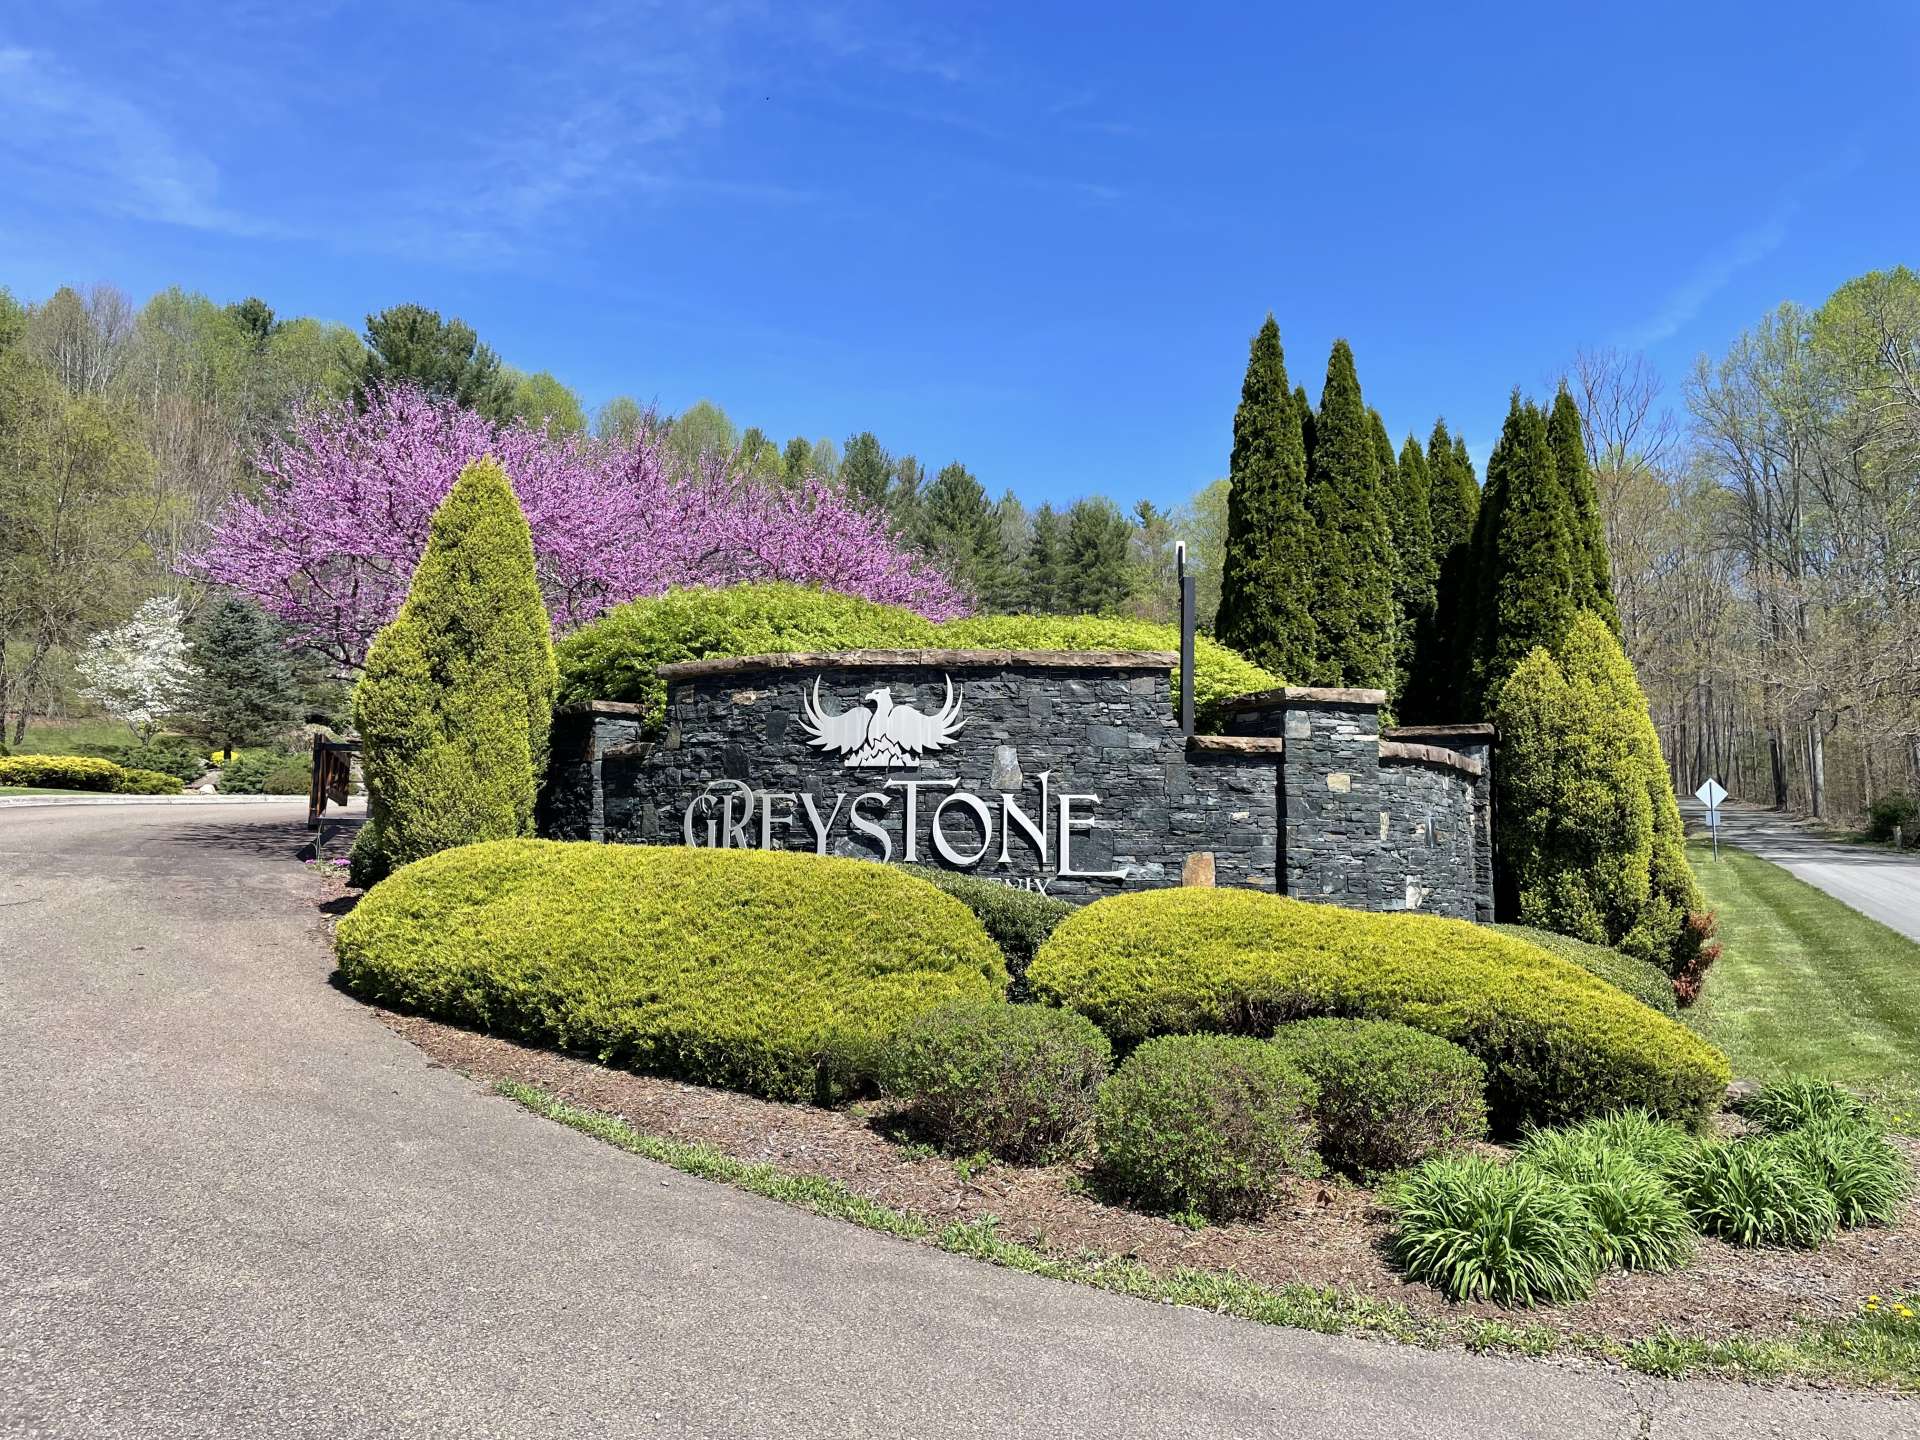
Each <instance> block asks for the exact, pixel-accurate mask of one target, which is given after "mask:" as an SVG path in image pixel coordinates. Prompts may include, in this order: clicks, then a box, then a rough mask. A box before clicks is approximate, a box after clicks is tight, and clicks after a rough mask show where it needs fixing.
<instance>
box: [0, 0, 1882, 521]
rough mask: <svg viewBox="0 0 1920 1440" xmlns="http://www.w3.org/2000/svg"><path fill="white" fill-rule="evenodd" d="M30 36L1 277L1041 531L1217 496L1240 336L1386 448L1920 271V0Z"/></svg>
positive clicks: (607, 16)
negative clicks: (1200, 493) (1637, 351)
mask: <svg viewBox="0 0 1920 1440" xmlns="http://www.w3.org/2000/svg"><path fill="white" fill-rule="evenodd" d="M1295 10H1296V7H1283V6H1255V5H1247V4H1232V5H1208V4H1185V5H1180V6H1166V5H1128V4H1117V3H1114V4H1101V5H1097V6H1096V5H1085V6H1081V5H1066V4H1030V5H994V6H987V5H972V4H965V3H959V0H954V3H947V4H941V5H915V4H901V3H895V4H880V3H876V4H871V5H867V4H860V3H846V4H823V5H813V4H809V3H805V0H793V3H785V0H781V3H766V4H747V3H709V4H694V5H686V6H680V5H671V4H662V5H653V6H645V5H638V4H606V5H573V4H568V3H565V0H554V3H549V4H545V5H540V6H530V5H520V4H503V5H497V6H480V5H424V4H405V3H391V4H352V3H314V4H299V3H294V0H285V3H273V0H247V3H241V4H229V5H214V4H189V5H171V4H165V3H140V4H105V3H101V4H59V3H54V4H28V3H24V0H0V284H6V285H9V286H10V287H11V288H12V289H13V290H14V291H15V292H16V293H17V294H20V295H22V296H25V297H29V298H33V297H39V296H43V295H45V294H46V293H47V292H48V291H50V290H51V289H52V288H53V287H55V286H56V285H58V284H61V283H65V282H78V283H86V282H91V281H95V280H110V281H113V282H115V283H117V284H119V285H121V286H123V287H125V288H126V289H128V290H130V291H132V292H134V293H135V294H136V295H137V296H142V297H144V296H145V295H146V294H147V293H149V292H151V291H152V290H155V289H157V288H160V287H162V286H165V285H168V284H175V283H177V284H181V285H184V286H186V287H188V288H191V289H198V290H202V291H205V292H206V293H208V294H210V295H212V296H214V297H215V298H216V299H221V300H227V299H237V298H240V297H241V296H243V295H246V294H249V293H253V294H258V295H260V296H262V297H264V298H265V299H267V300H268V301H269V302H270V303H271V304H272V305H274V306H275V307H276V309H278V310H280V311H281V312H282V313H283V314H302V313H304V314H316V315H320V316H323V317H325V318H328V319H333V320H339V321H343V322H347V323H350V324H354V325H356V326H357V325H358V324H359V323H360V322H361V320H362V318H363V317H364V315H365V314H366V312H367V311H369V310H372V309H378V308H381V307H384V306H386V305H389V304H393V303H397V302H401V301H419V302H422V303H425V304H428V305H432V306H434V307H436V308H438V309H440V310H442V311H443V312H448V313H456V314H459V315H460V316H462V317H463V318H465V319H466V320H467V321H468V322H469V323H471V324H472V325H473V326H474V327H475V328H476V329H477V330H478V331H479V332H480V333H481V335H482V337H483V338H484V339H486V340H488V341H489V342H490V343H492V344H493V345H494V346H495V348H497V349H498V350H499V351H500V352H501V354H502V355H503V356H504V357H505V358H506V359H507V360H508V361H510V362H511V363H513V364H516V365H519V366H521V367H523V368H526V369H550V370H552V371H554V372H555V373H556V374H558V375H559V376H560V377H561V378H562V379H564V380H566V381H567V382H568V383H570V384H572V385H573V386H575V387H576V388H577V389H578V390H579V391H580V392H581V393H582V395H583V396H584V398H585V399H586V400H587V401H588V402H589V404H595V403H598V402H600V401H602V400H605V399H606V398H608V397H609V396H611V395H614V394H617V393H620V392H623V391H624V392H628V393H631V394H634V395H636V396H638V397H639V398H641V399H642V400H643V401H657V402H658V403H659V405H660V406H661V407H662V408H664V409H667V410H676V409H679V408H681V407H683V406H685V405H687V404H690V403H691V402H693V401H694V400H696V399H699V398H701V397H702V396H709V397H712V398H713V399H715V400H717V401H718V402H719V403H720V404H722V405H724V406H725V407H726V409H727V410H728V412H729V413H730V414H732V415H733V416H734V418H735V419H736V420H737V421H738V422H739V423H741V424H754V423H757V424H759V425H760V426H761V427H762V428H764V429H765V430H767V431H768V432H769V433H771V434H773V435H775V436H776V437H785V436H787V435H790V434H793V433H796V432H804V433H806V434H808V435H810V436H813V435H823V434H824V435H830V436H833V437H834V438H835V439H836V440H838V439H844V437H845V436H846V435H847V434H848V433H849V432H851V431H854V430H858V429H865V428H870V429H872V430H874V431H875V432H876V433H877V434H878V435H879V436H880V438H881V440H882V442H883V443H885V444H886V445H887V446H888V447H889V448H891V449H893V450H896V451H911V452H914V453H916V454H918V455H919V456H920V458H921V460H922V461H923V462H924V463H926V464H928V465H929V466H930V467H937V466H938V465H940V464H942V463H944V462H946V461H947V460H949V459H953V458H960V459H962V460H964V461H966V462H967V463H968V464H969V465H970V466H971V467H972V468H973V470H974V471H975V473H976V474H978V475H979V476H980V478H981V480H982V481H983V483H985V484H986V485H987V487H988V488H989V489H990V490H992V491H995V492H998V491H999V490H1000V489H1002V488H1004V487H1006V486H1008V485H1011V486H1012V487H1014V488H1015V489H1016V490H1017V491H1018V492H1019V493H1020V494H1021V495H1022V496H1023V497H1024V498H1026V499H1028V500H1029V501H1038V500H1042V499H1052V500H1056V501H1058V500H1063V499H1068V498H1071V497H1072V496H1075V495H1077V494H1082V493H1086V492H1090V491H1102V492H1105V493H1108V494H1112V495H1114V496H1115V497H1116V498H1118V499H1120V500H1122V502H1123V503H1130V502H1131V500H1133V499H1134V498H1137V497H1141V496H1146V497H1150V498H1153V499H1155V500H1158V501H1161V502H1170V501H1174V500H1177V499H1179V498H1181V497H1182V496H1184V495H1185V494H1186V493H1188V492H1189V491H1190V490H1192V489H1194V488H1195V487H1197V486H1198V485H1201V484H1204V483H1205V482H1206V481H1207V480H1209V479H1211V478H1212V477H1214V476H1216V475H1219V474H1223V473H1224V472H1225V467H1226V456H1227V451H1228V447H1229V444H1230V437H1231V425H1232V415H1233V406H1234V403H1235V401H1236V399H1237V397H1238V389H1239V382H1240V375H1241V371H1242V369H1243V367H1244V365H1245V361H1246V344H1247V340H1248V338H1249V336H1250V335H1251V333H1252V332H1253V330H1254V329H1255V328H1256V326H1257V325H1258V324H1259V322H1260V320H1261V317H1262V316H1263V315H1264V314H1265V313H1266V312H1267V311H1268V310H1269V309H1271V310H1273V311H1274V313H1275V314H1276V315H1277V316H1278V318H1279V321H1280V326H1281V334H1282V337H1283V340H1284V342H1285V344H1286V347H1287V358H1288V364H1289V368H1290V370H1291V372H1292V374H1293V376H1294V378H1295V380H1296V382H1302V381H1304V383H1306V385H1307V386H1308V389H1309V391H1310V392H1312V393H1313V394H1314V395H1315V396H1316V397H1317V396H1318V393H1319V386H1320V381H1321V378H1322V376H1323V373H1324V367H1325V363H1326V354H1327V349H1328V347H1329V345H1330V344H1331V342H1332V341H1333V339H1334V338H1335V337H1336V336H1340V335H1344V336H1346V337H1347V338H1348V339H1349V340H1350V341H1351V342H1352V343H1353V346H1354V350H1355V353H1356V356H1357V358H1358V363H1359V369H1360V379H1361V384H1362V387H1363V389H1364V390H1365V393H1366V395H1367V398H1368V400H1369V401H1370V402H1372V403H1373V404H1375V405H1377V406H1378V407H1379V408H1380V410H1381V411H1382V413H1383V414H1384V415H1385V416H1386V419H1387V422H1388V425H1389V426H1390V427H1391V428H1392V430H1393V432H1394V434H1395V436H1396V438H1397V437H1398V436H1400V435H1401V434H1404V433H1405V432H1406V431H1407V430H1408V429H1409V428H1412V429H1415V430H1417V431H1418V432H1419V433H1420V434H1422V435H1424V434H1425V433H1426V430H1427V428H1428V427H1429V426H1430V425H1431V423H1432V421H1433V417H1434V416H1435V415H1436V414H1445V415H1446V416H1447V417H1448V418H1449V420H1450V421H1451V422H1452V423H1453V424H1454V425H1455V427H1456V428H1457V429H1461V430H1464V432H1465V434H1466V435H1467V437H1468V440H1469V443H1470V445H1471V447H1472V449H1473V451H1474V453H1475V455H1476V458H1483V457H1484V455H1485V453H1486V450H1487V448H1488V446H1489V443H1490V441H1491V439H1492V437H1493V434H1494V432H1495V431H1496V429H1497V426H1498V422H1499V419H1500V416H1501V415H1502V414H1503V413H1504V411H1505V408H1506V396H1507V393H1508V391H1509V390H1510V389H1511V388H1512V387H1513V386H1514V385H1516V384H1517V385H1521V386H1524V387H1527V388H1530V389H1538V388H1540V387H1542V386H1543V385H1545V384H1546V383H1547V381H1548V379H1549V377H1551V376H1552V375H1554V374H1556V373H1557V372H1558V370H1559V369H1560V368H1561V367H1562V366H1564V365H1565V363H1566V362H1567V360H1568V359H1569V357H1570V356H1571V354H1572V353H1573V351H1574V350H1575V349H1576V348H1577V347H1580V346H1595V345H1607V344H1613V345H1621V346H1626V347H1630V348H1644V349H1645V350H1646V351H1647V352H1648V353H1649V355H1650V356H1651V358H1652V359H1653V360H1654V361H1655V363H1656V364H1657V365H1658V366H1659V368H1660V369H1661V371H1662V372H1663V374H1664V375H1665V376H1666V377H1667V380H1668V383H1669V389H1670V391H1672V392H1673V393H1674V395H1675V398H1677V392H1678V389H1679V384H1680V381H1681V379H1682V378H1683V376H1684V374H1685V372H1686V370H1687V368H1688V366H1689V365H1690V364H1691V362H1692V359H1693V357H1694V356H1695V355H1697V354H1699V353H1701V352H1702V351H1708V352H1717V351H1718V350H1719V349H1720V348H1721V347H1723V346H1724V345H1725V343H1726V341H1727V340H1728V339H1729V338H1730V337H1731V336H1732V335H1734V334H1735V333H1736V332H1737V331H1739V330H1740V329H1741V328H1742V327H1744V326H1746V325H1749V324H1751V323H1752V322H1753V321H1754V320H1755V319H1757V318H1758V317H1759V316H1760V315H1761V314H1762V313H1763V312H1764V311H1766V310H1767V309H1769V308H1771V307H1772V306H1774V305H1776V304H1777V303H1779V302H1780V301H1782V300H1785V299H1794V300H1798V301H1802V302H1808V303H1813V302H1817V301H1819V300H1820V299H1821V298H1822V297H1824V296H1825V295H1826V294H1828V293H1829V292H1830V291H1831V290H1832V289H1833V288H1834V287H1835V286H1837V285H1838V284H1840V283H1841V282H1842V281H1844V280H1846V279H1847V278H1849V277H1850V276H1852V275H1855V274H1858V273H1860V272H1862V271H1864V270H1868V269H1872V268H1877V267H1882V266H1889V265H1893V264H1897V263H1901V262H1907V263H1914V262H1920V254H1916V246H1915V244H1914V241H1915V239H1916V236H1917V235H1920V225H1917V224H1916V221H1920V146H1917V145H1916V143H1915V140H1914V133H1913V117H1912V110H1911V106H1912V101H1913V96H1914V94H1915V90H1916V80H1917V79H1920V8H1916V7H1913V6H1911V5H1907V4H1894V3H1886V4H1866V5H1844V4H1843V5H1830V6H1824V7H1816V6H1811V5H1798V4H1796V5H1779V4H1765V3H1748V4H1742V5H1731V4H1728V5H1720V4H1703V5H1684V6H1673V5H1661V6H1657V7H1656V6H1652V5H1645V6H1642V5H1637V4H1615V5H1611V6H1585V7H1567V6H1545V5H1535V6H1514V7H1508V8H1502V9H1495V8H1493V7H1464V6H1434V5H1418V6H1414V5H1405V6H1398V5H1395V6H1386V5H1368V6H1362V5H1350V6H1315V7H1310V8H1304V9H1298V10H1297V13H1291V14H1290V13H1288V12H1289V11H1295Z"/></svg>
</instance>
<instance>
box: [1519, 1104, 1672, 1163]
mask: <svg viewBox="0 0 1920 1440" xmlns="http://www.w3.org/2000/svg"><path fill="white" fill-rule="evenodd" d="M1562 1145H1571V1146H1576V1147H1578V1148H1580V1149H1583V1150H1592V1149H1599V1150H1611V1151H1614V1152H1615V1153H1616V1154H1619V1155H1624V1156H1625V1157H1626V1158H1627V1159H1629V1160H1632V1161H1634V1162H1635V1163H1637V1164H1639V1165H1643V1166H1645V1167H1646V1168H1647V1169H1649V1170H1651V1171H1653V1172H1654V1173H1655V1174H1659V1175H1671V1174H1673V1173H1674V1172H1675V1171H1677V1170H1678V1169H1680V1167H1681V1166H1683V1165H1685V1164H1686V1163H1687V1162H1688V1161H1689V1160H1691V1159H1692V1158H1693V1152H1694V1151H1695V1150H1697V1149H1698V1148H1699V1146H1700V1142H1699V1141H1698V1140H1697V1139H1695V1138H1694V1137H1693V1136H1692V1135H1690V1134H1688V1133H1687V1132H1686V1131H1685V1130H1682V1129H1681V1128H1680V1127H1679V1126H1678V1125H1673V1124H1669V1123H1668V1122H1667V1121H1665V1120H1661V1119H1659V1118H1658V1117H1657V1116H1655V1115H1653V1114H1651V1113H1650V1112H1648V1111H1646V1110H1637V1109H1636V1110H1616V1111H1614V1112H1613V1113H1611V1114H1608V1115H1602V1116H1600V1117H1599V1118H1598V1119H1593V1120H1582V1121H1581V1122H1580V1123H1579V1124H1577V1125H1568V1126H1564V1127H1562V1128H1560V1129H1557V1130H1536V1131H1534V1132H1533V1133H1532V1134H1531V1135H1529V1136H1528V1137H1527V1142H1526V1144H1525V1145H1523V1146H1522V1147H1521V1150H1520V1153H1521V1155H1522V1156H1523V1157H1524V1158H1526V1159H1529V1160H1532V1161H1534V1162H1535V1163H1536V1164H1539V1165H1541V1167H1542V1168H1543V1169H1549V1170H1551V1169H1553V1168H1555V1167H1554V1166H1553V1165H1551V1164H1548V1163H1547V1162H1546V1161H1545V1160H1544V1159H1542V1148H1543V1147H1545V1148H1552V1147H1557V1146H1562Z"/></svg>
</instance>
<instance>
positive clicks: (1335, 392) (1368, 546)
mask: <svg viewBox="0 0 1920 1440" xmlns="http://www.w3.org/2000/svg"><path fill="white" fill-rule="evenodd" d="M1307 509H1308V513H1309V514H1310V515H1311V516H1312V519H1313V525H1314V538H1315V542H1316V543H1315V545H1314V549H1313V563H1314V592H1313V595H1314V598H1313V614H1314V622H1315V626H1316V628H1317V632H1318V639H1317V642H1316V650H1315V655H1316V660H1315V666H1314V671H1313V681H1314V683H1316V684H1321V685H1358V686H1366V687H1369V688H1372V689H1379V690H1384V689H1388V688H1390V687H1391V685H1392V681H1393V661H1394V655H1395V651H1396V648H1397V640H1396V636H1397V633H1398V631H1397V626H1396V623H1395V616H1394V609H1393V570H1394V559H1393V537H1392V535H1391V533H1390V532H1389V530H1388V527H1387V516H1386V508H1385V504H1384V497H1383V496H1382V495H1381V493H1380V456H1379V453H1378V452H1377V451H1376V450H1375V448H1374V442H1373V431H1372V425H1371V422H1370V421H1369V419H1368V417H1367V407H1366V402H1365V401H1364V400H1362V399H1361V397H1360V379H1359V376H1358V375H1357V374H1356V373H1355V372H1354V366H1353V351H1352V349H1351V348H1350V347H1349V346H1348V344H1347V342H1346V341H1344V340H1337V341H1335V342H1334V346H1333V354H1332V356H1331V357H1330V358H1329V359H1328V361H1327V382H1326V386H1325V388H1324V389H1322V391H1321V392H1320V410H1319V413H1318V414H1317V415H1316V416H1315V418H1314V430H1313V464H1312V467H1311V468H1310V469H1309V471H1308V475H1307Z"/></svg>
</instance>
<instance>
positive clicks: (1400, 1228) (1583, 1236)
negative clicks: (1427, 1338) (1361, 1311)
mask: <svg viewBox="0 0 1920 1440" xmlns="http://www.w3.org/2000/svg"><path fill="white" fill-rule="evenodd" d="M1388 1202H1389V1204H1390V1205H1391V1206H1392V1207H1393V1210H1394V1213H1395V1216H1396V1220H1397V1229H1396V1231H1395V1234H1394V1239H1393V1248H1392V1254H1393V1262H1394V1264H1395V1265H1397V1266H1398V1267H1399V1268H1400V1270H1401V1272H1402V1273H1403V1274H1405V1275H1406V1276H1407V1278H1408V1279H1410V1280H1418V1281H1421V1282H1423V1283H1425V1284H1428V1285H1432V1286H1433V1287H1434V1288H1435V1289H1437V1290H1439V1291H1440V1292H1441V1293H1442V1294H1444V1295H1445V1296H1446V1297H1447V1298H1448V1299H1450V1300H1493V1301H1497V1302H1499V1303H1501V1304H1504V1305H1536V1304H1541V1303H1546V1304H1555V1305H1557V1304H1564V1303H1566V1302H1567V1301H1570V1300H1579V1299H1581V1298H1583V1297H1584V1296H1586V1295H1588V1294H1589V1293H1591V1291H1592V1290H1593V1282H1594V1277H1595V1276H1596V1275H1597V1274H1598V1273H1599V1269H1600V1260H1599V1256H1598V1254H1597V1253H1596V1251H1595V1249H1594V1245H1593V1222H1592V1220H1591V1218H1590V1216H1589V1214H1588V1212H1587V1208H1586V1206H1585V1205H1583V1204H1582V1203H1581V1202H1580V1199H1579V1197H1578V1196H1576V1195H1575V1194H1574V1193H1573V1192H1572V1191H1571V1190H1570V1189H1568V1187H1567V1186H1565V1185H1564V1184H1562V1183H1561V1182H1560V1181H1559V1180H1557V1179H1555V1178H1554V1177H1553V1176H1551V1175H1548V1174H1547V1173H1546V1172H1545V1171H1542V1170H1538V1169H1536V1168H1534V1167H1533V1166H1531V1165H1528V1164H1525V1163H1515V1164H1511V1165H1502V1164H1500V1163H1498V1162H1497V1161H1493V1160H1488V1159H1484V1158H1482V1157H1479V1156H1456V1157H1442V1158H1440V1159H1435V1160H1429V1161H1427V1163H1426V1164H1424V1165H1422V1166H1421V1167H1420V1168H1419V1169H1417V1170H1414V1171H1412V1172H1410V1173H1409V1174H1408V1175H1407V1176H1406V1177H1404V1178H1403V1179H1402V1180H1401V1181H1400V1182H1399V1183H1398V1184H1397V1185H1396V1186H1395V1187H1394V1188H1393V1191H1392V1192H1391V1194H1390V1195H1389V1197H1388Z"/></svg>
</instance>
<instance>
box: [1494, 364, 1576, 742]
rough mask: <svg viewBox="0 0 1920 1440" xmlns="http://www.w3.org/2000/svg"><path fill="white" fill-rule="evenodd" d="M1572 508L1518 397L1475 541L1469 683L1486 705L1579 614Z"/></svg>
mask: <svg viewBox="0 0 1920 1440" xmlns="http://www.w3.org/2000/svg"><path fill="white" fill-rule="evenodd" d="M1570 516H1571V507H1570V506H1569V505H1568V503H1567V498H1566V494H1565V492H1564V491H1562V490H1561V488H1560V481H1559V478H1558V476H1557V475H1556V474H1555V473H1554V460H1553V445H1552V443H1551V442H1550V441H1549V440H1548V438H1547V418H1546V416H1545V415H1543V414H1542V413H1541V412H1540V407H1539V406H1537V405H1535V404H1533V403H1532V402H1531V401H1522V400H1521V398H1520V394H1519V392H1518V391H1515V392H1514V396H1513V401H1512V404H1511V405H1510V407H1509V408H1508V411H1507V421H1506V424H1505V426H1504V427H1503V428H1502V429H1501V432H1500V442H1499V444H1497V445H1495V446H1494V450H1493V455H1492V457H1491V458H1490V459H1489V460H1488V461H1487V490H1486V494H1485V496H1484V497H1483V499H1482V501H1481V506H1480V516H1479V523H1478V525H1477V526H1476V528H1475V535H1474V575H1475V585H1474V590H1475V615H1474V643H1473V664H1472V675H1471V682H1472V685H1473V691H1474V694H1475V695H1476V696H1477V697H1479V699H1480V701H1481V703H1482V705H1483V706H1484V705H1485V704H1486V703H1487V701H1488V700H1489V698H1490V697H1491V696H1492V694H1493V692H1494V691H1495V690H1497V689H1498V688H1499V686H1500V683H1501V682H1502V681H1503V680H1505V679H1506V678H1507V676H1508V675H1510V674H1511V673H1513V668H1514V666H1516V665H1518V664H1519V663H1520V662H1521V660H1523V659H1525V658H1526V655H1527V652H1528V651H1529V650H1532V649H1533V648H1534V647H1535V646H1536V645H1540V646H1545V647H1546V648H1547V649H1549V650H1551V649H1553V648H1554V647H1556V646H1557V645H1559V643H1560V641H1561V640H1562V639H1563V638H1564V637H1565V636H1566V633H1567V627H1568V626H1570V625H1571V624H1572V623H1573V617H1574V615H1575V613H1576V610H1577V606H1576V605H1575V592H1574V558H1575V557H1574V552H1573V547H1572V544H1571V524H1570Z"/></svg>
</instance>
